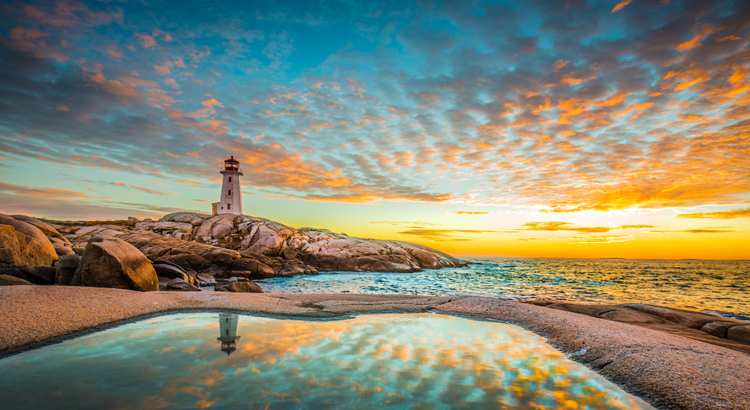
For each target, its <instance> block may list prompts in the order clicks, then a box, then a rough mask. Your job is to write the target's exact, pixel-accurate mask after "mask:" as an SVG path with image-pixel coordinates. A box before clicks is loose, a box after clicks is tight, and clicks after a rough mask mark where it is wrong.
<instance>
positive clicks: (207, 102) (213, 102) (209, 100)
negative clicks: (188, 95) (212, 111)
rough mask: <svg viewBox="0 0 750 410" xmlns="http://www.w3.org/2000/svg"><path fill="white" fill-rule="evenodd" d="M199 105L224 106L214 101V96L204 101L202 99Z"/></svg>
mask: <svg viewBox="0 0 750 410" xmlns="http://www.w3.org/2000/svg"><path fill="white" fill-rule="evenodd" d="M201 105H202V106H204V107H214V106H217V107H224V106H223V105H222V104H221V103H220V102H218V101H216V98H211V99H208V100H206V101H203V102H202V103H201Z"/></svg>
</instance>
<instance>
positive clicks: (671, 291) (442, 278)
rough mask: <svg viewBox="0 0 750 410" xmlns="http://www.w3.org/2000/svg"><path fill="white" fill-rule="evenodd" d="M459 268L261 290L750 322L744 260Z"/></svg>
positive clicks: (525, 262) (280, 281) (279, 284)
mask: <svg viewBox="0 0 750 410" xmlns="http://www.w3.org/2000/svg"><path fill="white" fill-rule="evenodd" d="M464 259H467V260H469V261H471V262H474V263H475V264H471V265H469V266H466V267H463V268H445V269H437V270H425V271H423V272H414V273H375V272H362V273H352V272H332V273H325V274H322V275H317V276H294V277H289V278H273V279H267V280H264V281H262V282H261V283H260V285H261V287H262V288H263V290H264V291H265V292H268V293H273V292H292V293H296V292H300V293H401V294H415V295H473V296H489V297H499V298H506V299H516V300H519V299H520V300H522V299H551V300H557V301H568V302H598V303H647V304H652V305H662V306H671V307H677V308H688V309H698V310H706V311H713V312H717V313H721V314H725V315H727V316H730V317H737V318H740V319H750V261H711V260H632V259H543V258H464Z"/></svg>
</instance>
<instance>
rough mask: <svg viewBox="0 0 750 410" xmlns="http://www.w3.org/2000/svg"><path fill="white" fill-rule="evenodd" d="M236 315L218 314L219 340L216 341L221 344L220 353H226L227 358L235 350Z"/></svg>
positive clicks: (237, 337) (236, 337)
mask: <svg viewBox="0 0 750 410" xmlns="http://www.w3.org/2000/svg"><path fill="white" fill-rule="evenodd" d="M237 321H238V318H237V315H230V314H228V313H219V330H220V331H221V333H220V334H219V338H218V339H216V340H218V341H220V342H221V351H222V352H227V356H229V355H230V354H231V353H232V352H233V351H235V350H237V339H239V338H240V337H239V336H237Z"/></svg>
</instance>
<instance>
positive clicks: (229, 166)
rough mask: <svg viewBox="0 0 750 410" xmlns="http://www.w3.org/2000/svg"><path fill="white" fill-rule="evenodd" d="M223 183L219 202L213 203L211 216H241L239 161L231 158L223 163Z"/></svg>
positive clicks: (240, 172)
mask: <svg viewBox="0 0 750 410" xmlns="http://www.w3.org/2000/svg"><path fill="white" fill-rule="evenodd" d="M221 174H222V175H224V181H222V183H221V200H220V201H219V202H214V203H213V204H211V205H212V207H213V214H214V215H216V214H235V215H242V192H240V176H241V175H242V170H241V169H240V161H237V160H236V159H234V155H232V157H231V158H229V159H228V160H226V161H224V169H223V170H221Z"/></svg>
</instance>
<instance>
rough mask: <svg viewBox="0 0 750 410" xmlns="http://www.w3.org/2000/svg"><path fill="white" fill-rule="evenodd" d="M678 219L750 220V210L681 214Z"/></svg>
mask: <svg viewBox="0 0 750 410" xmlns="http://www.w3.org/2000/svg"><path fill="white" fill-rule="evenodd" d="M677 217H678V218H703V219H735V218H750V208H740V209H732V210H731V211H719V212H697V213H692V214H680V215H677Z"/></svg>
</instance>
